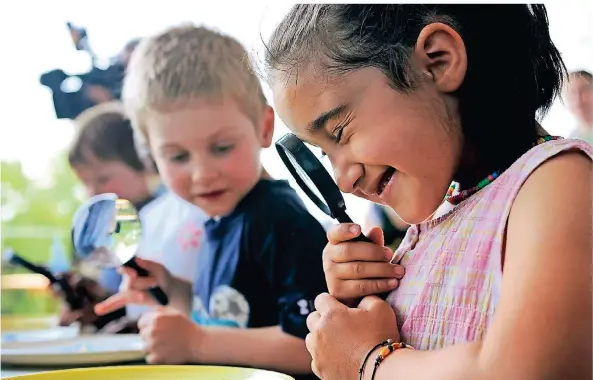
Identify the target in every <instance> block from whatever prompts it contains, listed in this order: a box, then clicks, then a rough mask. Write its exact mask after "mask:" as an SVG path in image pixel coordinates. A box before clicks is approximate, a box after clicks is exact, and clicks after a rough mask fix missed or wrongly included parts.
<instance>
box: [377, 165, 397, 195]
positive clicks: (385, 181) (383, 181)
mask: <svg viewBox="0 0 593 380" xmlns="http://www.w3.org/2000/svg"><path fill="white" fill-rule="evenodd" d="M394 174H395V169H394V168H391V167H390V168H388V169H387V170H386V171H385V173H383V177H381V181H380V182H379V187H378V188H377V195H379V196H380V195H381V194H383V191H385V188H386V187H387V185H388V184H389V181H391V178H392V177H393V175H394Z"/></svg>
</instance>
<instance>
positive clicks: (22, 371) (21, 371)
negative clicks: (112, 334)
mask: <svg viewBox="0 0 593 380" xmlns="http://www.w3.org/2000/svg"><path fill="white" fill-rule="evenodd" d="M143 364H146V362H145V361H144V360H141V361H135V362H127V363H109V364H104V365H99V366H97V365H94V366H92V365H91V366H80V367H45V368H44V367H26V366H12V365H11V366H9V365H2V367H1V368H0V378H1V379H8V378H11V377H14V376H22V375H29V374H33V373H39V372H47V371H57V370H61V369H74V368H89V367H103V366H109V367H112V366H118V365H126V366H127V365H134V366H136V365H143Z"/></svg>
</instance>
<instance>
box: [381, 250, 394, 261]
mask: <svg viewBox="0 0 593 380" xmlns="http://www.w3.org/2000/svg"><path fill="white" fill-rule="evenodd" d="M383 250H384V251H385V258H386V259H387V260H391V258H392V257H393V251H392V250H391V248H389V247H385V248H383Z"/></svg>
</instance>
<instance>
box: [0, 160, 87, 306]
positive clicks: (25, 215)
mask: <svg viewBox="0 0 593 380" xmlns="http://www.w3.org/2000/svg"><path fill="white" fill-rule="evenodd" d="M53 161H54V162H52V165H51V173H49V176H48V177H49V178H50V182H49V183H47V184H40V183H36V182H34V181H32V180H30V179H29V178H28V177H27V176H26V175H25V174H24V173H23V171H22V167H21V164H20V163H19V162H2V163H1V167H0V170H1V171H0V177H1V206H0V207H1V210H2V211H1V217H2V221H1V230H0V236H1V248H2V251H4V249H6V248H7V247H11V248H13V249H14V250H15V252H18V253H19V254H20V255H22V256H23V257H25V258H26V259H28V260H30V261H32V262H35V263H39V264H47V262H48V260H49V258H50V249H51V244H52V241H53V239H54V238H55V237H57V238H59V239H60V241H61V242H62V243H63V246H64V247H65V248H66V250H67V252H71V251H72V248H71V246H72V245H71V242H70V239H69V236H70V225H71V222H72V216H73V215H74V212H75V211H76V208H77V207H78V206H79V205H80V203H81V200H80V196H79V195H78V194H80V192H79V191H78V189H79V185H78V182H77V180H76V177H75V176H74V174H73V173H72V171H71V170H70V167H69V165H68V160H67V156H66V152H61V153H60V155H59V156H57V157H55V158H54V160H53ZM69 258H70V259H72V255H70V256H69ZM1 272H2V274H8V273H26V271H25V270H23V269H21V268H15V267H11V266H7V265H5V264H3V265H2V269H1ZM56 307H57V305H56V301H55V300H54V299H53V297H52V296H51V295H50V294H49V292H43V293H40V292H32V291H20V290H19V291H16V290H11V291H8V290H7V291H2V313H3V314H14V313H18V314H30V315H33V314H47V313H51V312H54V311H55V309H56Z"/></svg>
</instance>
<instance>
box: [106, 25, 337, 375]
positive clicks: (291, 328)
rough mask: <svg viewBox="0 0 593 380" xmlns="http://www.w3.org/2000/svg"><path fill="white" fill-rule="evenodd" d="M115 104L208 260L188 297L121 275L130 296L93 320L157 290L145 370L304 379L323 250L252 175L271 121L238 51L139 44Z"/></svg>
mask: <svg viewBox="0 0 593 380" xmlns="http://www.w3.org/2000/svg"><path fill="white" fill-rule="evenodd" d="M124 103H125V105H126V109H127V110H128V113H129V115H130V116H131V118H132V122H133V125H134V127H135V128H137V129H138V130H139V131H141V132H142V134H143V136H144V137H145V139H146V141H147V142H148V144H149V146H150V150H151V153H152V155H153V157H154V158H155V162H156V164H157V167H158V169H159V172H160V173H161V175H162V178H163V180H164V182H165V183H166V185H167V186H168V187H169V188H170V189H171V190H172V191H174V192H175V193H176V194H178V195H179V196H180V197H182V198H183V199H185V200H187V201H189V202H192V203H193V204H195V205H197V206H199V207H200V208H201V209H203V210H204V211H205V212H206V213H207V214H208V215H209V216H210V218H211V219H210V220H209V221H208V222H207V223H206V235H207V241H208V245H209V248H210V251H209V252H208V253H207V254H206V253H203V254H202V255H201V256H200V260H199V263H198V275H197V282H196V285H195V287H194V289H193V295H192V289H191V288H189V287H188V286H187V283H183V282H179V281H178V280H177V279H176V278H175V277H174V276H173V275H172V274H171V273H169V271H167V270H165V269H164V268H163V267H162V266H160V265H157V264H155V263H152V262H150V261H146V260H142V261H140V265H142V266H144V267H145V268H146V269H147V270H148V271H149V272H150V273H151V275H152V276H151V277H148V278H139V277H137V276H136V274H135V272H134V271H131V270H126V273H127V275H128V279H129V281H128V284H129V287H128V289H129V290H128V291H127V292H122V293H120V294H118V295H115V296H113V297H112V298H111V299H109V300H107V301H105V302H104V303H103V304H100V305H98V306H97V308H96V311H97V312H100V313H105V312H108V311H110V310H113V309H115V308H117V307H120V306H121V305H122V304H125V303H129V302H138V301H143V300H145V301H147V302H149V301H150V297H149V296H147V294H146V292H144V289H146V288H148V287H151V286H154V285H155V284H158V285H159V286H160V287H161V288H163V289H164V290H165V291H166V293H167V294H168V295H169V297H170V302H171V306H172V307H170V308H161V309H160V310H159V311H158V312H154V313H147V314H145V315H144V316H143V317H142V318H141V319H140V321H139V323H138V327H139V329H140V333H141V335H142V336H143V338H144V340H145V344H146V350H147V353H148V356H147V361H148V362H149V363H210V364H225V365H239V366H251V367H259V368H267V369H273V370H278V371H282V372H288V373H291V374H297V375H304V376H310V375H309V374H310V372H311V367H310V364H311V357H310V356H309V354H308V352H307V350H306V348H305V341H304V338H305V336H306V334H307V327H306V324H305V322H306V318H307V315H308V314H309V313H310V312H311V311H312V310H313V299H314V298H315V297H316V296H317V295H318V294H320V293H321V292H324V291H326V289H327V288H326V285H325V279H324V276H323V269H322V266H321V257H322V251H323V247H324V246H325V244H326V243H327V239H326V236H325V231H324V230H323V228H322V227H321V225H320V224H319V222H318V221H317V220H316V219H314V218H313V217H312V216H311V215H310V214H309V213H308V212H307V210H306V209H305V206H304V204H303V203H302V201H301V200H300V199H299V198H298V196H297V195H296V192H295V191H294V190H293V189H292V188H290V187H289V186H288V184H287V182H286V181H276V180H273V179H271V178H270V176H269V175H268V174H267V173H266V172H265V170H264V169H263V167H262V165H261V162H260V151H261V149H262V148H267V147H269V146H270V144H271V140H272V135H273V131H274V111H273V110H272V108H271V107H269V106H268V105H267V102H266V100H265V97H264V95H263V92H262V89H261V86H260V82H259V79H258V78H257V76H256V75H255V74H254V73H253V72H252V70H251V68H250V65H249V60H248V58H247V54H246V52H245V50H244V48H243V47H242V46H241V45H240V44H239V42H237V41H236V40H235V39H233V38H231V37H228V36H225V35H222V34H219V33H217V32H214V31H211V30H209V29H207V28H204V27H195V26H191V25H188V26H179V27H175V28H172V29H169V30H167V31H165V32H163V33H160V34H157V35H155V36H153V37H150V38H147V39H145V40H144V41H143V42H142V43H141V44H140V45H139V46H138V48H137V50H136V51H135V53H134V55H133V57H132V60H131V62H130V66H129V68H128V74H127V77H126V80H125V84H124ZM190 313H191V314H193V319H194V320H196V321H197V322H199V324H196V323H193V322H192V321H191V319H190ZM221 325H222V326H221ZM237 327H239V328H237Z"/></svg>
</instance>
